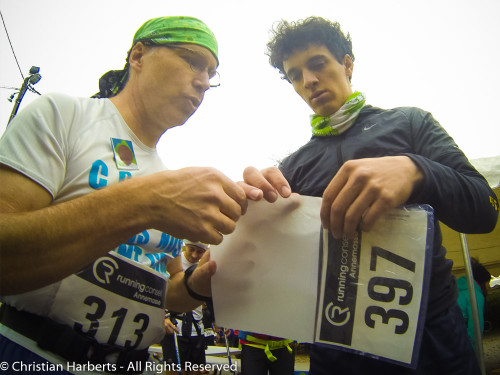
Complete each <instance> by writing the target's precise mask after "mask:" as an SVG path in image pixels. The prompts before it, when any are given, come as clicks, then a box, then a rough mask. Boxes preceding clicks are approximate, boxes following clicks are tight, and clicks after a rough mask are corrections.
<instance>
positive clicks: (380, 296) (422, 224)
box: [315, 207, 434, 367]
mask: <svg viewBox="0 0 500 375" xmlns="http://www.w3.org/2000/svg"><path fill="white" fill-rule="evenodd" d="M424 208H425V209H421V207H420V208H418V209H416V208H415V209H411V208H410V209H400V210H393V211H391V212H390V213H389V214H386V215H384V217H382V218H381V219H379V221H378V222H377V225H376V227H374V228H373V229H372V230H371V231H370V232H358V233H357V235H356V237H355V238H354V239H351V240H348V239H346V238H344V239H342V240H335V239H334V238H333V237H332V236H331V234H329V233H328V231H325V233H324V236H323V241H322V242H323V244H322V245H320V247H321V252H322V254H321V258H320V263H321V264H320V273H319V274H320V291H319V301H318V311H317V326H316V327H317V328H316V336H315V342H317V343H324V344H331V345H335V346H338V347H339V348H341V349H344V350H348V351H350V350H352V351H355V352H358V353H365V354H367V355H370V356H374V357H380V358H383V359H386V360H388V361H392V362H396V363H398V364H402V365H406V366H408V367H414V366H415V365H416V361H417V359H418V351H419V348H420V343H421V338H422V330H423V325H424V321H425V313H426V308H427V294H428V285H429V278H430V276H429V275H430V262H431V253H430V251H431V248H430V244H432V236H433V227H434V226H433V216H432V212H431V211H432V209H431V208H430V207H424Z"/></svg>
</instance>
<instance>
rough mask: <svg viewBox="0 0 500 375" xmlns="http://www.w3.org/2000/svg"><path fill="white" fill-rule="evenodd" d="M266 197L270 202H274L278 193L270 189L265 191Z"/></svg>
mask: <svg viewBox="0 0 500 375" xmlns="http://www.w3.org/2000/svg"><path fill="white" fill-rule="evenodd" d="M267 197H268V199H269V200H270V201H271V202H274V201H275V200H276V199H278V194H276V192H275V191H270V192H269V193H267Z"/></svg>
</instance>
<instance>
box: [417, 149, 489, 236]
mask: <svg viewBox="0 0 500 375" xmlns="http://www.w3.org/2000/svg"><path fill="white" fill-rule="evenodd" d="M461 155H462V154H461V153H457V154H455V155H454V156H452V157H450V159H453V160H449V161H440V162H436V161H433V160H429V159H427V158H425V157H422V156H417V155H414V156H411V158H412V160H413V161H414V162H415V163H417V164H418V165H419V167H420V169H421V170H422V171H423V173H424V179H423V182H422V184H421V185H420V188H419V190H418V191H416V192H415V193H414V194H413V195H412V197H411V200H412V203H428V204H430V205H431V206H433V207H434V209H435V213H436V217H437V218H438V219H439V220H441V221H442V222H443V223H445V224H446V225H448V226H449V227H450V228H452V229H454V230H456V231H459V232H463V233H485V232H490V231H491V230H493V228H494V227H495V224H496V221H497V217H498V211H497V208H496V207H498V206H497V205H495V203H494V201H496V196H495V194H494V192H493V191H492V190H491V188H490V187H489V186H488V183H487V182H486V180H485V179H484V178H483V177H482V176H481V175H480V174H479V173H478V172H477V171H476V170H475V169H474V168H473V167H472V166H471V165H470V164H469V162H468V161H467V160H466V158H465V156H461ZM445 162H446V164H444V163H445ZM452 162H453V163H456V164H455V165H451V166H450V165H448V163H452Z"/></svg>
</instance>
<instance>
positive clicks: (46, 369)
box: [0, 335, 71, 375]
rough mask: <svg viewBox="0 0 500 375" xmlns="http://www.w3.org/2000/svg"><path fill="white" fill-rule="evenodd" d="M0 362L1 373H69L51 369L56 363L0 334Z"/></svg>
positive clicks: (68, 374)
mask: <svg viewBox="0 0 500 375" xmlns="http://www.w3.org/2000/svg"><path fill="white" fill-rule="evenodd" d="M0 364H1V366H2V367H1V368H0V370H1V371H0V372H1V373H2V375H4V374H5V375H9V374H12V375H14V374H15V375H19V374H28V375H31V374H32V375H41V374H58V375H71V373H70V372H68V371H64V370H62V371H51V369H55V368H57V367H56V365H53V364H51V362H49V361H47V360H46V359H45V358H42V357H40V356H39V355H37V354H35V353H33V352H32V351H30V350H28V349H26V348H25V347H23V346H21V345H18V344H16V343H15V342H13V341H11V340H9V339H8V338H6V337H5V336H2V335H0ZM4 366H5V367H4Z"/></svg>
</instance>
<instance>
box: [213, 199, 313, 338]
mask: <svg viewBox="0 0 500 375" xmlns="http://www.w3.org/2000/svg"><path fill="white" fill-rule="evenodd" d="M320 206H321V198H315V197H306V196H299V195H296V194H293V195H292V197H290V198H286V199H285V198H279V199H278V201H277V202H275V203H268V202H266V201H259V202H250V203H249V206H248V211H247V213H246V214H245V215H244V216H242V217H241V218H240V220H239V221H238V223H237V226H236V230H235V231H234V232H233V233H231V234H230V235H228V236H225V237H224V241H223V242H222V244H220V245H218V246H213V247H212V248H211V250H210V253H211V257H212V259H214V260H215V261H216V263H217V272H216V274H215V275H214V277H213V279H212V294H213V299H214V308H215V315H216V323H217V324H218V325H220V326H223V327H227V328H233V329H240V330H244V331H251V332H257V333H264V334H269V335H273V336H278V337H284V338H288V339H293V340H297V341H302V342H312V340H313V338H314V322H315V314H316V302H317V291H318V257H319V251H318V248H319V240H320V234H321V221H320V217H319V212H320ZM276 291H279V292H278V293H277V292H276ZM290 321H294V322H297V323H296V324H293V329H291V327H290Z"/></svg>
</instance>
